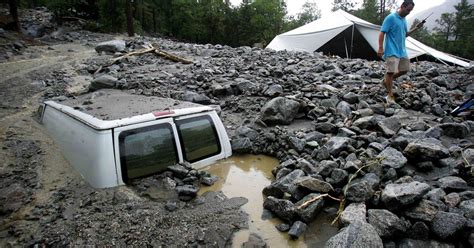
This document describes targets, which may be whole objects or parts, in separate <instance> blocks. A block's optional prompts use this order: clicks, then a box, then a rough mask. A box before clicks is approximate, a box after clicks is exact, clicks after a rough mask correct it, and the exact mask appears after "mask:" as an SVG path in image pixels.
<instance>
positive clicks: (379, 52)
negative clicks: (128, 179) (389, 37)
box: [377, 32, 385, 58]
mask: <svg viewBox="0 0 474 248" xmlns="http://www.w3.org/2000/svg"><path fill="white" fill-rule="evenodd" d="M384 39H385V33H384V32H380V34H379V50H378V52H377V55H379V57H380V58H382V57H383V41H384Z"/></svg>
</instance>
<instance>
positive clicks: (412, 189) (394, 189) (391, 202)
mask: <svg viewBox="0 0 474 248" xmlns="http://www.w3.org/2000/svg"><path fill="white" fill-rule="evenodd" d="M428 191H430V186H429V185H428V184H426V183H420V182H416V181H415V182H411V183H400V184H388V185H386V186H385V189H384V190H383V191H382V197H381V200H382V202H383V203H385V206H386V207H387V208H388V209H390V210H397V209H399V208H401V207H405V206H407V205H410V204H412V203H415V202H416V201H418V200H420V199H421V198H422V197H423V196H424V195H425V194H426V193H428Z"/></svg>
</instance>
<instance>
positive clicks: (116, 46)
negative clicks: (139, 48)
mask: <svg viewBox="0 0 474 248" xmlns="http://www.w3.org/2000/svg"><path fill="white" fill-rule="evenodd" d="M95 50H96V51H97V52H98V53H101V52H106V53H116V52H123V51H125V41H124V40H111V41H105V42H102V43H99V44H98V45H97V46H96V47H95Z"/></svg>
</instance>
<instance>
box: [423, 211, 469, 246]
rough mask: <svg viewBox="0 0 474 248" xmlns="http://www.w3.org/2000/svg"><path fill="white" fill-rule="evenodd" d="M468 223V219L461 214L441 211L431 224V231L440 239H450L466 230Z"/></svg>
mask: <svg viewBox="0 0 474 248" xmlns="http://www.w3.org/2000/svg"><path fill="white" fill-rule="evenodd" d="M466 222H467V220H466V218H464V216H462V215H460V214H456V213H448V212H441V211H440V212H438V214H436V216H435V218H434V219H433V222H431V230H432V231H433V233H434V234H436V236H438V237H439V238H440V239H443V240H445V239H450V238H454V237H455V236H456V234H458V233H459V231H461V230H462V229H463V228H464V226H465V224H466Z"/></svg>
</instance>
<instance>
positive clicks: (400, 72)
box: [393, 71, 407, 79]
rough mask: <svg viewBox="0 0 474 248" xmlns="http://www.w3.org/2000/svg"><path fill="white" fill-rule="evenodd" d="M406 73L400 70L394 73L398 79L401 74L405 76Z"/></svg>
mask: <svg viewBox="0 0 474 248" xmlns="http://www.w3.org/2000/svg"><path fill="white" fill-rule="evenodd" d="M405 74H407V72H406V71H399V72H397V73H395V74H393V79H397V78H399V77H401V76H403V75H405Z"/></svg>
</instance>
